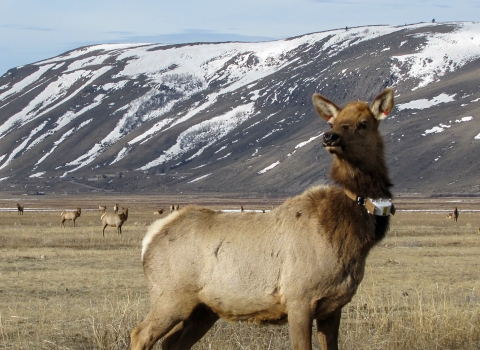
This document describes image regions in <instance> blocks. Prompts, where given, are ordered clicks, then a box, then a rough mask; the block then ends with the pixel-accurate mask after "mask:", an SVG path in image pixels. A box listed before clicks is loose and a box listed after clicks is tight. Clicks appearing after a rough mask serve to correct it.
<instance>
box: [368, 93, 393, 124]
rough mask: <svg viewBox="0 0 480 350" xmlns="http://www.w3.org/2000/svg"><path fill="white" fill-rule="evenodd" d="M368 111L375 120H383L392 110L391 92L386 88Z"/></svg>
mask: <svg viewBox="0 0 480 350" xmlns="http://www.w3.org/2000/svg"><path fill="white" fill-rule="evenodd" d="M370 109H371V110H372V112H373V115H374V116H375V118H376V119H377V120H383V119H385V118H386V117H387V115H388V113H390V112H391V111H392V109H393V90H392V89H390V88H386V89H385V90H383V91H382V92H381V93H380V95H378V96H377V97H376V98H375V101H373V103H372V106H371V107H370Z"/></svg>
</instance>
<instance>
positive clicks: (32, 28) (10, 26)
mask: <svg viewBox="0 0 480 350" xmlns="http://www.w3.org/2000/svg"><path fill="white" fill-rule="evenodd" d="M0 28H4V29H14V30H27V31H40V32H53V31H56V30H55V29H53V28H47V27H38V26H26V25H23V24H1V25H0Z"/></svg>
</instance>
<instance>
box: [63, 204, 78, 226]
mask: <svg viewBox="0 0 480 350" xmlns="http://www.w3.org/2000/svg"><path fill="white" fill-rule="evenodd" d="M81 214H82V208H77V210H76V211H62V213H61V214H60V215H61V217H62V222H61V223H60V227H62V226H63V227H65V220H72V221H73V227H75V220H77V218H79V217H80V215H81Z"/></svg>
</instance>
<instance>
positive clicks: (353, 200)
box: [131, 89, 394, 350]
mask: <svg viewBox="0 0 480 350" xmlns="http://www.w3.org/2000/svg"><path fill="white" fill-rule="evenodd" d="M313 104H314V106H315V109H316V110H317V112H318V114H319V115H320V116H321V117H322V118H323V119H325V120H326V121H328V123H329V124H330V125H331V127H332V129H331V131H329V132H326V133H325V134H324V136H323V146H324V147H325V149H326V150H327V151H328V152H330V153H331V154H332V156H333V164H332V169H331V173H330V175H331V177H332V179H333V180H334V181H335V183H336V186H314V187H312V188H310V189H308V190H306V191H305V192H304V193H302V194H300V195H298V196H296V197H293V198H289V199H287V200H286V201H285V202H284V203H283V204H282V205H280V206H278V207H277V208H275V209H274V210H272V211H271V212H268V213H265V214H261V215H260V214H255V213H243V214H242V213H222V212H217V211H213V210H210V209H206V208H197V207H185V208H183V209H182V210H180V211H175V212H174V213H172V214H171V215H170V216H168V217H166V218H164V219H160V220H157V221H156V222H154V223H153V224H152V225H151V226H150V228H149V229H148V232H147V234H146V236H145V237H144V239H143V243H142V260H143V269H144V273H145V277H146V279H147V284H148V287H149V292H150V311H149V313H148V314H147V315H146V317H145V319H144V320H143V321H142V322H141V323H140V324H139V325H138V326H137V328H136V329H135V330H134V331H133V332H132V335H131V347H132V349H134V350H140V349H151V348H152V347H153V345H154V344H155V343H156V342H157V341H158V340H159V339H160V338H164V339H163V343H162V348H163V349H165V350H173V349H190V348H191V347H192V346H193V345H194V344H195V343H196V342H197V341H198V340H199V339H200V338H201V337H202V336H203V335H204V334H205V333H206V332H207V331H208V330H209V329H210V328H211V327H212V326H213V324H214V323H215V322H216V321H217V320H218V319H219V318H224V319H227V320H253V321H258V322H266V323H269V322H273V323H278V322H281V321H284V322H288V324H289V328H290V338H291V343H292V348H293V349H295V350H300V349H301V350H311V349H312V339H311V338H312V325H313V322H314V321H315V322H316V325H317V327H316V333H317V336H318V339H319V343H320V347H321V349H323V350H332V349H338V333H339V325H340V316H341V310H342V307H343V306H345V305H346V304H347V303H348V302H349V301H350V300H351V299H352V297H353V296H354V294H355V293H356V291H357V288H358V286H359V284H360V282H361V281H362V278H363V275H364V269H365V261H366V258H367V256H368V253H369V251H370V249H371V248H372V247H373V246H374V245H375V244H377V243H378V242H379V241H380V240H381V239H382V238H383V237H384V236H385V234H386V232H387V230H388V226H389V215H390V214H393V213H394V208H393V206H392V204H391V202H390V198H391V193H390V187H391V186H392V185H391V183H390V180H389V176H388V170H387V166H386V162H385V157H384V143H383V138H382V137H381V135H380V133H379V130H378V127H379V124H380V121H381V120H383V119H384V118H385V117H386V115H387V114H388V113H389V112H390V111H391V110H392V109H393V91H392V90H391V89H386V90H384V91H383V92H382V93H380V95H378V96H377V98H376V99H375V100H374V102H373V103H372V104H371V105H370V106H369V105H368V104H367V103H365V102H351V103H349V104H348V105H346V106H345V107H344V108H339V107H337V106H336V105H335V104H334V103H333V102H331V101H329V100H328V99H326V98H325V97H323V96H321V95H319V94H314V95H313Z"/></svg>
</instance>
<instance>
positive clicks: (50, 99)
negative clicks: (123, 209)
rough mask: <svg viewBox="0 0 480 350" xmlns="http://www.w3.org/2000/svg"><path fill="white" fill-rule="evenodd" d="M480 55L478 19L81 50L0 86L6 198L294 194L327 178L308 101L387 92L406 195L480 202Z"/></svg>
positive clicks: (0, 170)
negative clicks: (467, 197)
mask: <svg viewBox="0 0 480 350" xmlns="http://www.w3.org/2000/svg"><path fill="white" fill-rule="evenodd" d="M479 59H480V24H477V23H467V22H462V23H435V24H431V23H420V24H415V25H406V26H401V27H394V26H369V27H359V28H345V29H339V30H332V31H327V32H320V33H313V34H307V35H303V36H300V37H295V38H291V39H288V40H279V41H273V42H261V43H204V44H188V45H159V44H112V45H97V46H90V47H84V48H79V49H77V50H73V51H70V52H67V53H65V54H63V55H60V56H58V57H54V58H51V59H48V60H45V61H41V62H37V63H34V64H30V65H27V66H24V67H18V68H14V69H12V70H10V71H8V72H7V73H6V74H5V75H4V76H3V77H1V78H0V180H1V181H0V190H2V189H4V190H7V189H8V190H10V189H11V186H15V187H22V188H24V189H26V190H30V191H31V190H38V189H39V188H41V189H42V190H46V189H50V190H51V191H53V190H62V189H63V188H66V186H67V185H68V186H69V187H70V188H72V185H71V183H70V181H72V180H75V181H76V182H77V183H83V184H88V185H89V186H93V187H97V188H99V189H104V190H117V191H147V192H152V191H153V192H157V191H228V192H232V191H241V192H265V193H276V194H279V195H284V194H290V193H297V192H299V191H301V190H303V189H304V188H305V187H307V186H309V185H311V184H313V183H323V182H326V181H328V170H329V166H330V156H329V155H328V154H327V153H326V152H325V151H324V150H323V149H322V147H321V146H320V144H321V141H320V140H321V138H320V137H321V135H322V132H323V131H324V130H325V129H326V126H325V124H324V123H323V122H322V121H321V120H320V119H319V118H318V117H317V116H316V114H315V113H314V111H313V108H312V105H311V101H310V98H311V95H312V94H313V93H314V92H316V91H318V92H320V93H322V94H324V95H325V96H327V97H328V98H330V99H332V100H333V101H335V102H337V103H338V104H340V105H341V104H343V103H346V102H348V101H349V100H352V99H363V100H368V101H371V100H372V99H373V98H374V97H375V96H376V95H377V94H378V93H379V92H380V91H381V90H382V89H383V88H384V87H386V86H391V87H393V88H394V89H395V92H396V102H397V108H396V110H395V113H394V114H393V115H392V116H390V117H389V118H388V119H387V120H386V121H385V122H384V123H383V125H382V132H383V133H384V135H385V136H386V140H387V150H388V159H389V162H390V167H391V175H392V179H393V182H394V183H395V186H396V190H397V191H400V192H418V191H421V192H426V193H431V192H462V193H463V192H465V193H477V192H478V191H479V188H478V185H477V182H478V181H477V180H476V174H478V170H479V167H480V164H479V162H478V155H477V153H478V152H476V151H478V145H479V142H480V123H479V122H478V117H477V116H478V115H479V113H478V112H479V109H480V92H477V91H478V90H479V89H478V87H479V85H480V83H479V79H478V78H479V75H480V64H479V63H480V60H479ZM75 189H77V188H75Z"/></svg>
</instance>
